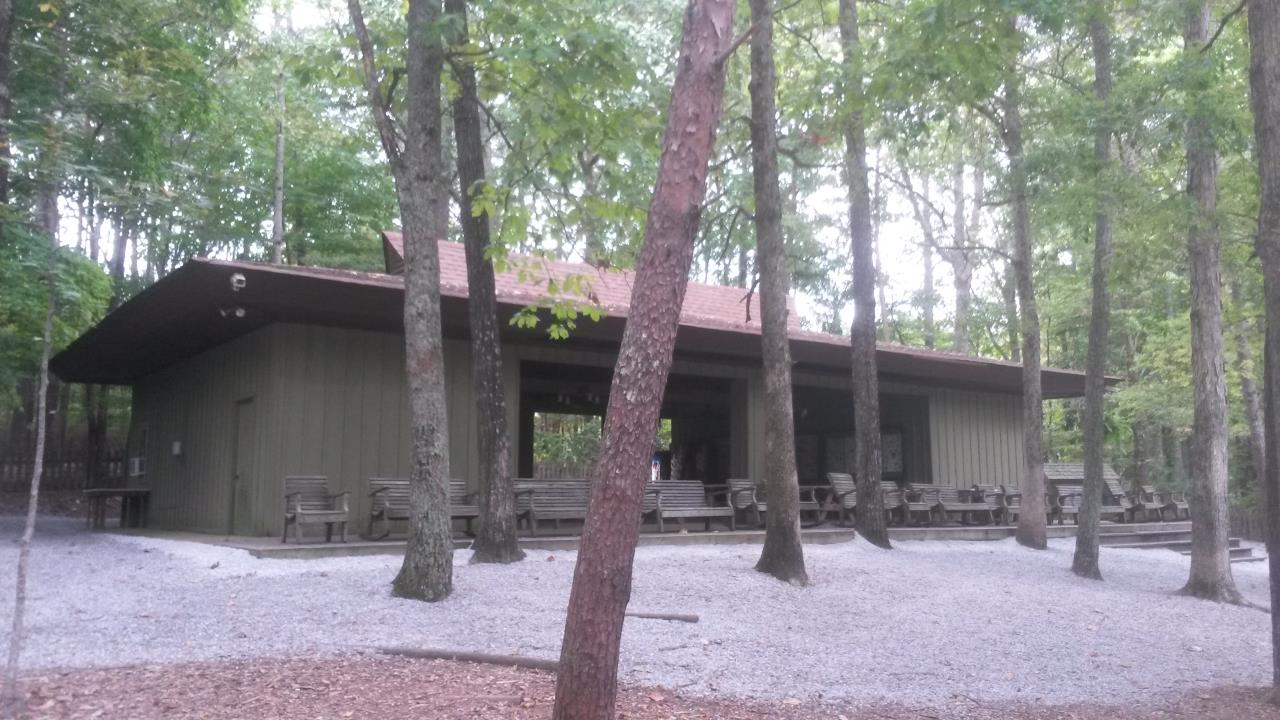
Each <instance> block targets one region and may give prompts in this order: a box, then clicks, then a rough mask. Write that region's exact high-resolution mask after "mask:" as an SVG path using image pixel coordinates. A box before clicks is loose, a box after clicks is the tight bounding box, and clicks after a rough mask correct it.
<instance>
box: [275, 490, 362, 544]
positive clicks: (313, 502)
mask: <svg viewBox="0 0 1280 720" xmlns="http://www.w3.org/2000/svg"><path fill="white" fill-rule="evenodd" d="M350 495H351V493H349V492H340V493H331V492H329V478H327V477H324V476H322V475H315V476H297V475H293V476H289V477H286V478H285V479H284V532H282V533H281V534H280V542H286V541H287V540H288V537H289V526H290V525H293V534H294V539H295V540H297V541H298V542H302V526H303V525H304V524H316V525H318V524H320V523H324V541H325V542H329V541H331V540H332V539H333V526H334V525H337V526H339V528H340V532H341V533H342V542H346V541H347V517H348V515H349V514H350V503H349V498H350Z"/></svg>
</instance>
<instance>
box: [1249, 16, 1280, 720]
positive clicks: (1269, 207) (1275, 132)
mask: <svg viewBox="0 0 1280 720" xmlns="http://www.w3.org/2000/svg"><path fill="white" fill-rule="evenodd" d="M1249 41H1250V64H1249V89H1250V96H1251V99H1252V105H1253V128H1254V137H1255V141H1256V145H1255V148H1254V154H1255V156H1256V157H1257V158H1258V178H1259V203H1258V208H1259V212H1258V236H1257V251H1258V257H1259V259H1260V260H1261V261H1262V278H1263V287H1264V295H1265V298H1266V300H1265V306H1266V313H1265V314H1266V338H1267V339H1266V343H1265V348H1264V350H1263V356H1264V357H1263V365H1264V368H1265V372H1264V381H1263V393H1264V395H1263V401H1262V402H1263V408H1264V417H1265V422H1266V433H1265V434H1266V441H1265V445H1266V460H1265V462H1264V463H1263V467H1262V468H1261V477H1262V479H1263V481H1262V486H1263V502H1264V504H1265V506H1266V518H1267V555H1268V560H1267V562H1268V566H1269V569H1270V574H1271V607H1272V608H1280V2H1278V1H1277V0H1254V1H1253V2H1251V3H1250V4H1249ZM1271 653H1272V655H1271V658H1272V665H1271V667H1272V680H1271V682H1272V686H1273V688H1274V690H1273V693H1272V701H1273V702H1277V703H1280V612H1272V613H1271Z"/></svg>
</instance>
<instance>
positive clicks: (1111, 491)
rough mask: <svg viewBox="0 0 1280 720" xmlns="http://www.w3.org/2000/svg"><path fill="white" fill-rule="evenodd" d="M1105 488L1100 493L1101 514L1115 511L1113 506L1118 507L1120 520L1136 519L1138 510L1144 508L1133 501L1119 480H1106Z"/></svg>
mask: <svg viewBox="0 0 1280 720" xmlns="http://www.w3.org/2000/svg"><path fill="white" fill-rule="evenodd" d="M1106 483H1107V487H1106V490H1105V491H1104V492H1103V494H1102V514H1103V515H1110V514H1113V513H1114V512H1115V508H1117V507H1119V508H1120V518H1121V519H1120V522H1126V521H1129V520H1137V514H1138V512H1139V511H1141V510H1144V509H1145V508H1144V507H1143V506H1142V505H1141V504H1140V503H1136V502H1134V501H1133V498H1132V497H1130V496H1129V493H1127V492H1125V491H1124V488H1123V487H1122V486H1121V485H1120V481H1119V480H1107V481H1106Z"/></svg>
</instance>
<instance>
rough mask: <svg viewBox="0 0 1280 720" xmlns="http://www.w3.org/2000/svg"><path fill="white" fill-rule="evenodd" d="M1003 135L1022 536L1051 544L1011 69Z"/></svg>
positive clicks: (1018, 101) (1023, 178)
mask: <svg viewBox="0 0 1280 720" xmlns="http://www.w3.org/2000/svg"><path fill="white" fill-rule="evenodd" d="M1002 105H1003V111H1004V117H1003V123H1002V125H1003V126H1002V127H1001V135H1002V138H1003V140H1004V146H1005V153H1006V154H1007V155H1008V158H1009V191H1010V195H1011V199H1012V201H1013V202H1012V204H1013V258H1014V259H1013V267H1014V275H1015V279H1016V281H1017V289H1018V310H1019V316H1020V318H1021V321H1022V322H1021V335H1022V446H1023V454H1024V455H1025V457H1026V471H1025V475H1024V476H1023V479H1022V487H1021V491H1022V509H1021V512H1020V513H1019V515H1018V529H1017V534H1016V537H1017V539H1018V542H1019V543H1020V544H1022V545H1025V546H1027V547H1031V548H1036V549H1041V550H1042V549H1044V548H1047V547H1048V539H1047V537H1046V535H1047V531H1046V528H1045V522H1046V521H1045V500H1044V403H1043V393H1042V391H1041V387H1040V312H1039V310H1038V309H1037V307H1036V288H1035V258H1034V256H1033V254H1032V249H1031V208H1030V206H1029V199H1028V197H1027V165H1026V157H1025V154H1024V151H1023V135H1022V79H1021V77H1019V76H1018V75H1017V71H1011V72H1010V73H1009V75H1008V76H1007V78H1006V80H1005V90H1004V97H1003V98H1002Z"/></svg>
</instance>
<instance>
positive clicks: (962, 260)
mask: <svg viewBox="0 0 1280 720" xmlns="http://www.w3.org/2000/svg"><path fill="white" fill-rule="evenodd" d="M982 183H983V178H982V169H981V168H980V167H975V168H974V174H973V218H972V221H971V220H970V219H969V217H968V216H967V215H966V213H965V194H964V163H963V162H961V161H960V160H956V161H955V162H954V163H953V164H952V166H951V184H952V188H951V192H952V197H953V205H955V209H954V215H953V216H952V221H951V225H952V236H953V237H954V239H955V248H953V249H951V250H948V251H946V252H943V253H940V254H941V255H942V259H943V260H944V261H945V262H946V263H947V264H948V265H950V266H951V275H952V285H953V286H954V290H955V321H954V329H953V332H952V336H951V337H952V340H951V349H952V350H954V351H955V352H958V353H961V354H964V355H968V354H969V353H970V352H972V351H973V348H972V341H971V340H970V335H969V316H970V315H972V313H973V260H972V258H970V256H969V252H970V251H969V249H968V248H969V246H970V244H971V243H972V242H973V235H974V234H976V233H977V229H978V219H979V218H980V217H981V215H980V212H981V208H982Z"/></svg>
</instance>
